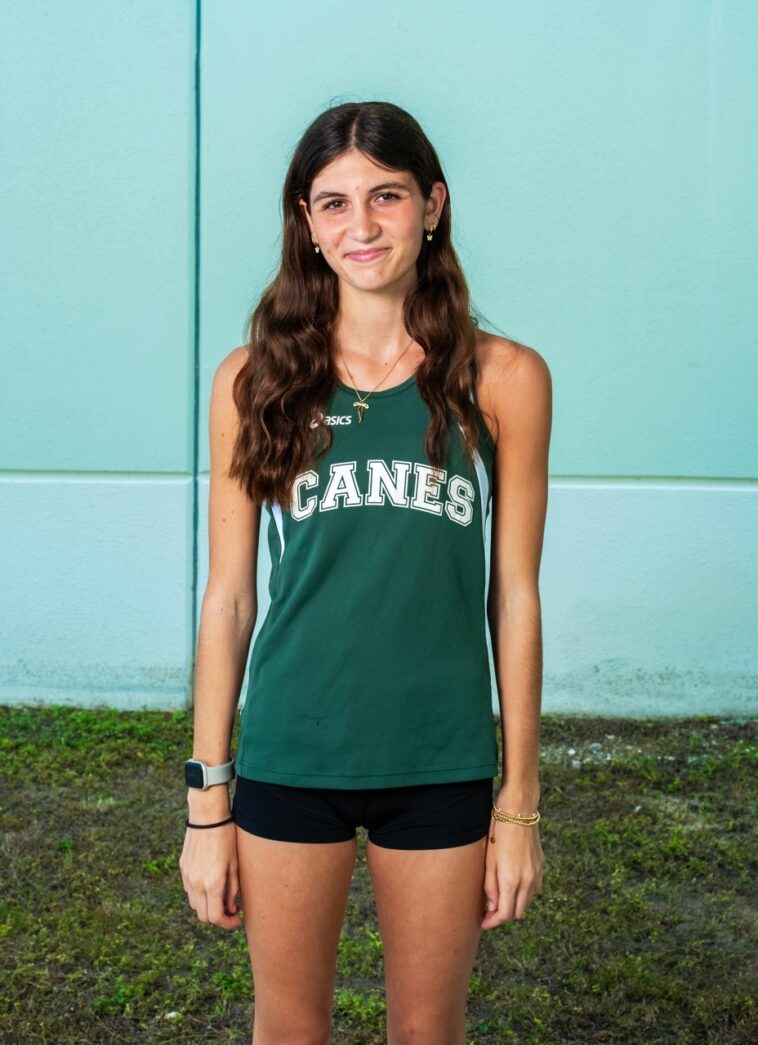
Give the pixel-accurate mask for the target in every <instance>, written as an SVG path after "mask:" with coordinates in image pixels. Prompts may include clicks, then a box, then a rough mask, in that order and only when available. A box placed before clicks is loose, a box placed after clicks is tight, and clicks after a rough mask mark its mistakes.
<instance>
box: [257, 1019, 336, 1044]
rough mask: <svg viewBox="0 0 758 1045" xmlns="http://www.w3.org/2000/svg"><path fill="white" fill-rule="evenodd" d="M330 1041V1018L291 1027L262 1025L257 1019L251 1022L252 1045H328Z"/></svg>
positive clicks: (299, 1023) (278, 1023) (279, 1024)
mask: <svg viewBox="0 0 758 1045" xmlns="http://www.w3.org/2000/svg"><path fill="white" fill-rule="evenodd" d="M331 1039H332V1022H331V1018H330V1019H328V1020H325V1019H313V1020H309V1021H307V1022H304V1021H298V1022H297V1024H295V1025H293V1024H292V1023H291V1022H289V1021H288V1022H287V1024H286V1025H284V1024H283V1023H282V1022H281V1021H277V1025H270V1024H268V1023H264V1022H263V1021H261V1020H259V1019H255V1020H254V1022H253V1040H252V1045H329V1043H330V1042H331Z"/></svg>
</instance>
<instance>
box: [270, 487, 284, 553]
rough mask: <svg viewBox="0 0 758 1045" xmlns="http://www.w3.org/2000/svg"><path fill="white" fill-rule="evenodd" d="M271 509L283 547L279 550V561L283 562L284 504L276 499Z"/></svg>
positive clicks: (280, 543)
mask: <svg viewBox="0 0 758 1045" xmlns="http://www.w3.org/2000/svg"><path fill="white" fill-rule="evenodd" d="M269 511H270V512H271V515H272V516H273V518H274V522H275V523H276V529H277V531H278V533H279V545H280V549H281V550H280V552H279V562H281V561H282V556H283V555H284V522H283V517H282V506H281V505H280V504H279V502H278V501H274V503H273V504H272V505H270V506H269Z"/></svg>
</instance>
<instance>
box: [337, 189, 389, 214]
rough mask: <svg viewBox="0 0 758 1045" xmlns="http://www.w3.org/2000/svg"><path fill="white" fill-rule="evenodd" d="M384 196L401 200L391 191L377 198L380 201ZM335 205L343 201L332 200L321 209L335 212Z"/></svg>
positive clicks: (380, 194) (382, 193)
mask: <svg viewBox="0 0 758 1045" xmlns="http://www.w3.org/2000/svg"><path fill="white" fill-rule="evenodd" d="M383 196H388V197H390V199H393V200H399V199H400V197H399V196H398V194H397V193H396V192H390V191H389V190H387V192H380V193H379V195H378V196H377V197H376V198H377V199H378V200H380V199H381V198H382V197H383ZM335 203H342V200H330V201H329V202H328V203H326V204H324V206H323V207H322V208H321V209H322V210H335V209H336V208H335V207H334V204H335Z"/></svg>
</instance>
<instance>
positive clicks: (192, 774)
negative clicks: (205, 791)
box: [184, 762, 204, 788]
mask: <svg viewBox="0 0 758 1045" xmlns="http://www.w3.org/2000/svg"><path fill="white" fill-rule="evenodd" d="M184 781H185V783H186V785H187V787H200V788H202V786H203V783H204V781H203V767H202V766H201V765H200V763H199V762H185V763H184Z"/></svg>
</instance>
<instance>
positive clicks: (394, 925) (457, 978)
mask: <svg viewBox="0 0 758 1045" xmlns="http://www.w3.org/2000/svg"><path fill="white" fill-rule="evenodd" d="M486 845H487V838H486V837H485V838H482V839H481V840H480V841H478V842H472V843H470V844H468V845H462V846H455V847H453V848H450V849H424V850H405V849H387V848H384V847H382V846H377V845H374V844H373V843H372V842H371V841H367V843H366V859H367V861H368V866H369V870H370V872H371V877H372V879H373V882H374V891H375V894H376V903H377V913H378V917H379V929H380V932H381V937H382V943H383V946H384V960H385V976H386V990H387V1041H388V1043H389V1045H406V1043H408V1042H413V1043H414V1045H466V999H467V996H468V986H469V981H470V979H471V973H472V970H473V967H474V962H475V960H476V952H477V949H478V946H479V938H480V936H481V932H482V928H481V919H482V910H483V906H484V871H485V852H486Z"/></svg>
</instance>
